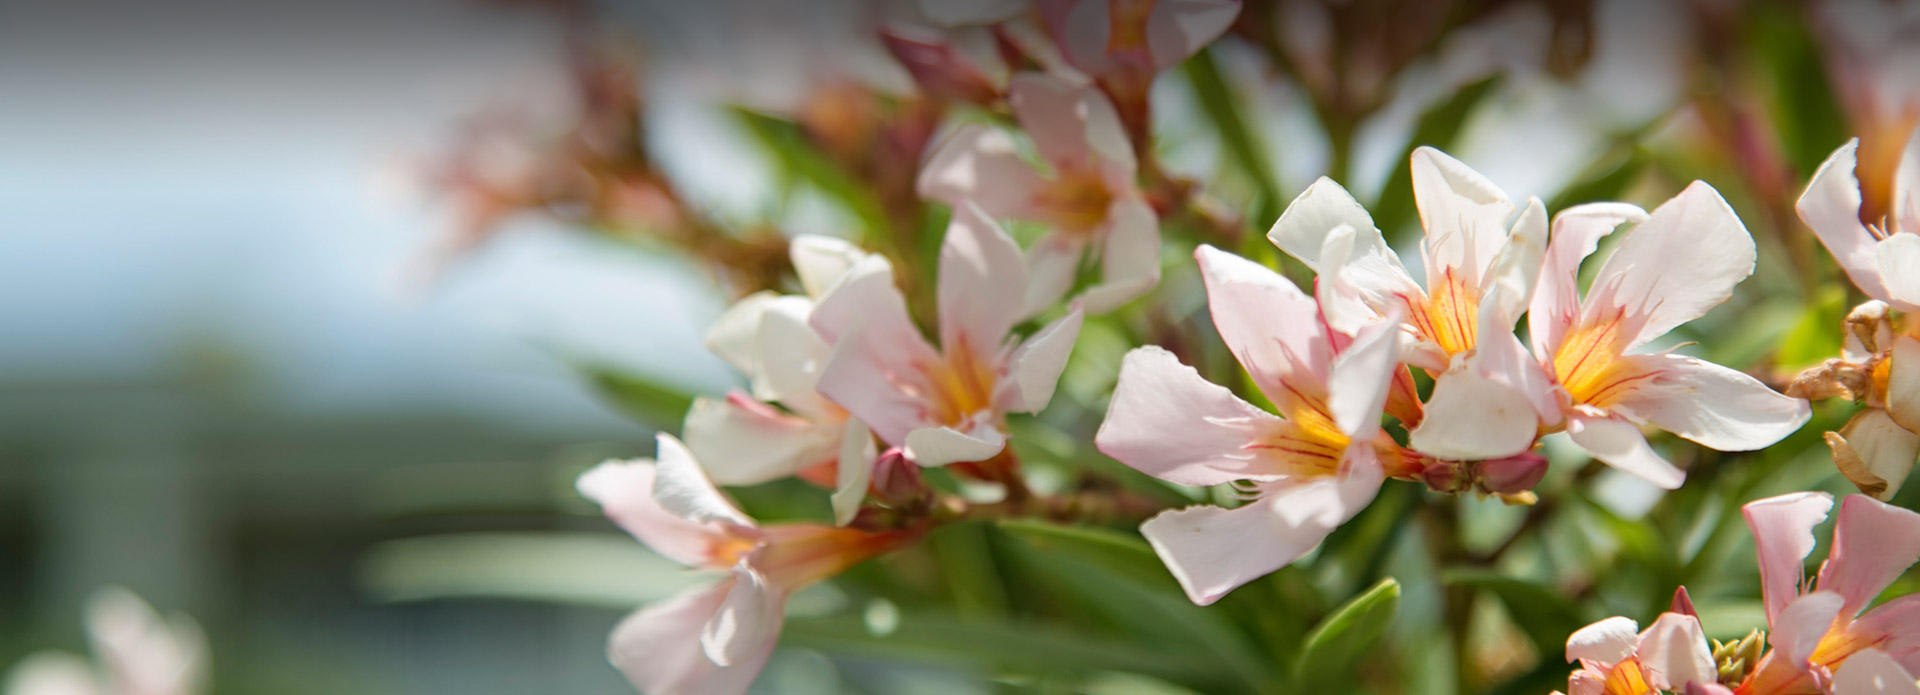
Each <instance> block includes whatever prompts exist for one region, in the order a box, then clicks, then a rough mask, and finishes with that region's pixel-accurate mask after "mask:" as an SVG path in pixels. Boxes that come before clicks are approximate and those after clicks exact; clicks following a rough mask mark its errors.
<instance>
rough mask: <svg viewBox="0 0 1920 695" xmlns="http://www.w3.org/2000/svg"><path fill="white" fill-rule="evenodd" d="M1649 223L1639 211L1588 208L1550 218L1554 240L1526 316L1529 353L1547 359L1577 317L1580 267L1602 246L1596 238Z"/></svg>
mask: <svg viewBox="0 0 1920 695" xmlns="http://www.w3.org/2000/svg"><path fill="white" fill-rule="evenodd" d="M1646 219H1647V213H1646V211H1644V210H1641V209H1640V208H1639V207H1638V206H1634V205H1629V204H1626V203H1588V204H1585V205H1576V206H1574V207H1570V208H1567V209H1566V210H1562V211H1561V212H1560V214H1558V215H1555V216H1554V218H1553V235H1552V236H1551V237H1550V241H1549V242H1548V244H1547V255H1546V257H1545V259H1544V261H1543V265H1542V266H1541V268H1540V283H1539V286H1538V287H1537V288H1535V290H1534V294H1533V302H1532V308H1530V309H1529V310H1528V313H1527V330H1528V332H1529V333H1531V334H1532V339H1533V350H1534V352H1535V353H1536V354H1539V355H1550V354H1552V353H1553V350H1554V349H1555V348H1558V347H1559V345H1560V340H1561V338H1562V336H1564V335H1565V334H1566V331H1567V329H1568V328H1569V327H1571V326H1572V325H1573V321H1574V319H1576V318H1578V317H1579V314H1580V286H1579V279H1580V278H1579V276H1580V262H1581V261H1583V260H1586V258H1587V256H1591V255H1593V252H1594V250H1595V249H1598V248H1599V247H1600V239H1602V238H1604V237H1606V236H1607V235H1608V234H1612V233H1613V230H1614V229H1615V228H1617V227H1619V226H1620V225H1622V224H1637V223H1640V222H1642V221H1645V220H1646Z"/></svg>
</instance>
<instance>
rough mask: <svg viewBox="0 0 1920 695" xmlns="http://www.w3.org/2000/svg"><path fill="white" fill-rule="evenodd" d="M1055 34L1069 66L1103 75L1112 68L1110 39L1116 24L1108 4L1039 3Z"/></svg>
mask: <svg viewBox="0 0 1920 695" xmlns="http://www.w3.org/2000/svg"><path fill="white" fill-rule="evenodd" d="M1034 4H1035V5H1036V6H1038V7H1039V8H1040V11H1041V12H1042V13H1043V14H1045V15H1046V18H1047V24H1048V28H1050V29H1052V30H1053V36H1054V37H1055V38H1056V43H1058V44H1059V45H1060V54H1061V56H1062V57H1063V58H1065V59H1066V61H1067V63H1068V64H1069V65H1072V66H1073V67H1075V68H1079V69H1080V70H1082V71H1084V72H1086V73H1088V74H1090V75H1099V74H1101V73H1104V72H1106V71H1107V70H1108V69H1109V68H1111V67H1112V64H1113V61H1112V60H1109V59H1108V58H1107V37H1108V35H1109V34H1110V33H1111V32H1112V28H1113V20H1112V19H1111V15H1109V14H1108V10H1109V8H1108V7H1107V3H1105V2H1100V1H1099V0H1035V2H1034Z"/></svg>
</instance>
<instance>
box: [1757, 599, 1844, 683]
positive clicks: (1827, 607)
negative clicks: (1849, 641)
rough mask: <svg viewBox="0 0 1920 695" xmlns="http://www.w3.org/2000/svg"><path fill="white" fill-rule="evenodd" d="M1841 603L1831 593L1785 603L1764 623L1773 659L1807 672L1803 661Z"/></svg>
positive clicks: (1825, 630)
mask: <svg viewBox="0 0 1920 695" xmlns="http://www.w3.org/2000/svg"><path fill="white" fill-rule="evenodd" d="M1842 603H1844V599H1842V598H1840V595H1839V594H1836V593H1833V592H1831V591H1816V592H1813V593H1811V594H1806V595H1804V596H1800V597H1798V598H1795V599H1794V600H1792V601H1789V602H1788V603H1787V605H1786V606H1785V607H1783V608H1782V609H1781V610H1780V614H1779V615H1777V616H1775V617H1774V618H1773V620H1771V621H1769V622H1768V623H1767V646H1770V647H1773V651H1774V654H1775V658H1778V659H1781V660H1783V661H1785V662H1786V663H1787V665H1789V666H1791V667H1793V668H1794V669H1796V670H1800V671H1805V670H1806V669H1807V658H1808V657H1811V656H1813V650H1814V648H1815V647H1818V646H1819V645H1820V640H1821V639H1822V638H1825V637H1826V636H1827V630H1828V628H1831V627H1833V619H1834V618H1835V617H1838V616H1839V615H1840V605H1841V604H1842Z"/></svg>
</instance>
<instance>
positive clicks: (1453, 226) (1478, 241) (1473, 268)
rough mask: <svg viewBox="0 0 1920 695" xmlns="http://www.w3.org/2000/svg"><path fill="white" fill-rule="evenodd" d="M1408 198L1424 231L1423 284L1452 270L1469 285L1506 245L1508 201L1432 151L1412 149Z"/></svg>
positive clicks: (1474, 173) (1489, 185) (1482, 179)
mask: <svg viewBox="0 0 1920 695" xmlns="http://www.w3.org/2000/svg"><path fill="white" fill-rule="evenodd" d="M1412 166H1413V198H1414V204H1415V205H1416V206H1418V207H1419V208H1420V226H1421V227H1423V228H1425V229H1426V232H1427V235H1426V242H1425V246H1424V249H1425V251H1426V257H1427V286H1428V287H1433V286H1435V283H1436V282H1439V280H1438V278H1440V277H1442V276H1443V275H1445V274H1446V272H1447V271H1448V269H1451V270H1452V273H1453V275H1454V276H1455V277H1459V278H1461V279H1463V280H1465V281H1466V283H1467V286H1468V287H1479V286H1480V276H1481V275H1482V274H1483V273H1484V272H1485V270H1486V268H1487V266H1488V265H1489V264H1491V263H1492V262H1493V257H1494V254H1497V253H1499V251H1500V247H1501V246H1503V245H1505V244H1506V241H1507V218H1508V217H1511V216H1513V210H1514V207H1513V201H1512V200H1509V199H1508V198H1507V194H1506V193H1503V192H1501V191H1500V187H1499V186H1495V185H1494V184H1493V182H1492V181H1489V180H1487V177H1485V176H1481V175H1480V173H1479V172H1477V171H1474V170H1473V169H1472V168H1470V167H1468V166H1467V165H1466V164H1465V163H1463V162H1461V161H1460V160H1458V159H1454V158H1453V157H1450V156H1447V154H1446V153H1444V152H1441V151H1439V150H1436V149H1434V148H1431V147H1421V148H1419V149H1417V150H1414V151H1413V162H1412Z"/></svg>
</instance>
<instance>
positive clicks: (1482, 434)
mask: <svg viewBox="0 0 1920 695" xmlns="http://www.w3.org/2000/svg"><path fill="white" fill-rule="evenodd" d="M1471 357H1472V356H1471V355H1466V356H1463V358H1457V359H1458V361H1459V365H1458V366H1457V367H1456V368H1455V369H1450V370H1448V371H1446V372H1445V373H1442V374H1441V375H1440V376H1439V377H1438V378H1436V379H1434V382H1433V395H1432V396H1430V397H1429V398H1428V399H1427V405H1426V411H1425V412H1426V417H1425V419H1423V420H1421V422H1420V426H1419V427H1415V428H1413V431H1412V432H1410V433H1408V438H1407V443H1408V445H1409V446H1411V447H1413V448H1414V449H1415V450H1417V451H1419V452H1421V453H1424V454H1428V455H1431V456H1437V457H1440V458H1444V459H1453V460H1458V461H1476V460H1480V459H1491V458H1501V457H1504V456H1512V455H1514V454H1518V453H1520V452H1522V451H1526V450H1527V449H1528V448H1530V447H1532V446H1533V440H1534V438H1535V436H1536V435H1537V434H1538V433H1539V429H1540V428H1539V424H1540V418H1539V415H1538V414H1536V413H1535V412H1534V409H1533V404H1532V403H1531V402H1529V401H1528V399H1527V397H1526V395H1525V394H1522V393H1520V392H1519V391H1516V390H1514V389H1512V388H1509V387H1508V386H1507V385H1506V384H1502V383H1500V382H1497V381H1494V380H1492V379H1488V378H1486V377H1485V376H1482V375H1481V374H1480V373H1478V372H1477V371H1476V370H1474V369H1472V368H1471V364H1472V360H1471V359H1470V358H1471ZM1634 434H1635V436H1638V434H1639V432H1638V431H1635V433H1634ZM1576 439H1577V438H1576ZM1643 446H1644V441H1643Z"/></svg>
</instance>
